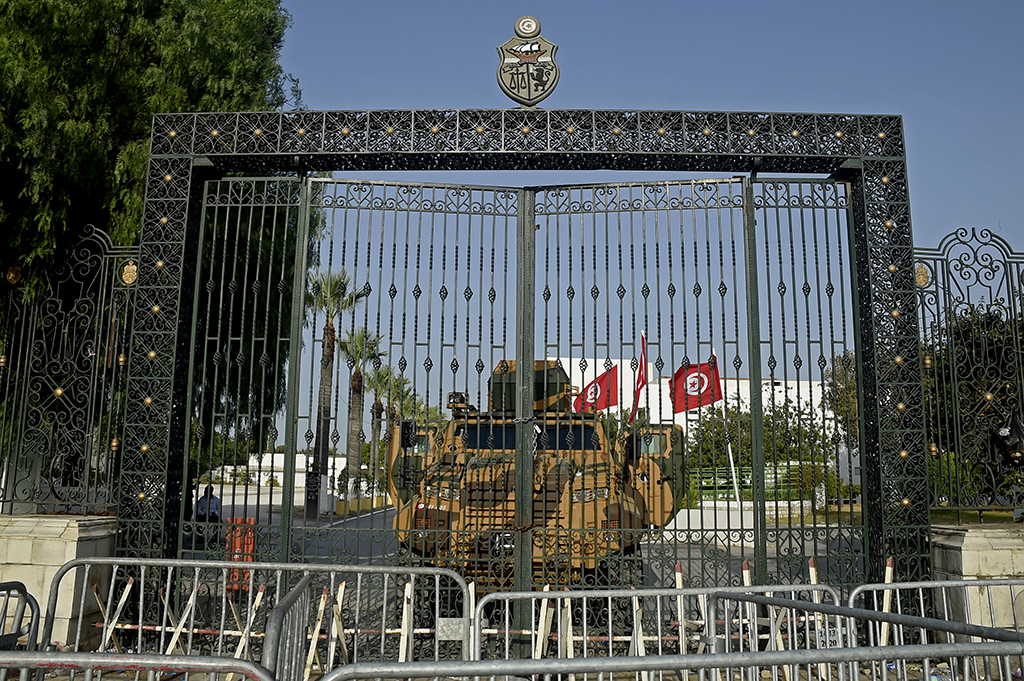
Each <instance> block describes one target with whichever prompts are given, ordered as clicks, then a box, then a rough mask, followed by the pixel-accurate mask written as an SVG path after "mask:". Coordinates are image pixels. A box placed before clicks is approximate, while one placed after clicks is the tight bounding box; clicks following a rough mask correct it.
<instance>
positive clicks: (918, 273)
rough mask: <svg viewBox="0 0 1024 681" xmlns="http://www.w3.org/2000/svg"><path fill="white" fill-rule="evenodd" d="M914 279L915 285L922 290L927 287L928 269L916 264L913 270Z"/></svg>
mask: <svg viewBox="0 0 1024 681" xmlns="http://www.w3.org/2000/svg"><path fill="white" fill-rule="evenodd" d="M914 279H915V280H916V281H917V285H918V286H920V287H921V288H924V287H925V286H927V285H928V268H927V267H925V266H924V265H922V264H921V263H918V265H917V267H915V268H914Z"/></svg>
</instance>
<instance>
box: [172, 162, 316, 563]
mask: <svg viewBox="0 0 1024 681" xmlns="http://www.w3.org/2000/svg"><path fill="white" fill-rule="evenodd" d="M301 187H302V183H301V182H300V181H299V180H296V179H294V178H246V179H231V180H216V181H210V182H208V183H207V184H206V189H205V195H204V200H203V206H202V210H203V213H202V229H201V236H200V239H199V248H198V251H197V257H198V261H197V263H196V266H195V270H194V272H190V275H191V276H192V277H194V279H195V290H196V305H195V309H194V313H193V317H192V319H193V325H194V328H193V333H192V342H191V344H190V348H191V349H192V354H191V357H190V367H189V368H190V376H189V380H188V386H189V395H188V400H187V404H188V410H187V413H186V418H187V424H188V425H187V448H186V456H185V459H186V460H185V461H183V462H182V463H181V466H180V468H181V470H182V471H184V474H183V480H184V490H185V491H184V501H183V504H182V515H181V519H182V521H183V522H182V535H181V537H180V540H179V542H178V546H179V555H180V556H181V557H184V558H188V557H195V556H203V557H208V558H210V557H222V556H224V555H225V553H227V554H228V555H230V554H231V553H233V552H234V551H235V550H237V548H238V547H237V546H235V544H237V543H238V541H239V540H246V539H248V540H250V541H248V544H249V545H248V546H245V547H244V550H245V553H247V554H250V555H251V556H253V557H255V558H256V559H257V560H274V559H278V558H282V557H287V553H285V555H284V556H282V550H281V542H282V541H284V542H287V541H288V527H289V526H290V524H291V512H292V507H293V503H294V500H293V490H294V485H290V486H289V485H284V483H285V482H287V481H286V480H285V477H286V476H285V475H284V472H285V471H286V470H289V468H290V469H291V471H292V474H294V470H295V457H294V452H292V453H291V455H285V454H283V453H279V452H278V451H277V445H278V443H279V442H280V443H282V445H283V442H284V440H283V436H284V430H285V427H284V419H285V406H286V398H287V392H288V386H289V382H288V372H289V366H288V361H289V353H290V352H291V351H292V350H293V348H292V345H293V344H296V343H301V342H302V339H301V338H294V339H293V338H292V337H291V331H292V320H293V317H294V316H295V315H298V316H299V317H300V318H301V315H302V310H301V309H298V310H295V309H293V308H294V303H293V301H294V299H295V295H294V291H293V287H294V283H293V282H294V278H295V267H296V263H297V262H301V256H302V253H303V252H304V251H305V243H304V241H303V239H302V236H301V229H300V228H301V222H302V219H303V213H302V211H303V210H304V207H303V206H301V204H300V198H301ZM297 251H298V252H297ZM303 274H304V273H303ZM300 281H301V278H300ZM298 300H299V301H300V305H299V307H300V308H301V300H302V295H301V292H300V295H299V296H298ZM281 449H282V450H284V447H283V446H282V447H281ZM214 498H216V500H217V501H216V502H214V501H213V499H214ZM218 505H219V509H218V508H216V507H217V506H218ZM247 518H248V519H249V520H250V521H252V523H253V524H252V525H246V522H245V521H246V519H247ZM236 519H237V520H236ZM229 521H230V522H234V525H232V524H230V522H229ZM225 522H228V524H224V523H225ZM244 543H246V542H245V541H243V544H244Z"/></svg>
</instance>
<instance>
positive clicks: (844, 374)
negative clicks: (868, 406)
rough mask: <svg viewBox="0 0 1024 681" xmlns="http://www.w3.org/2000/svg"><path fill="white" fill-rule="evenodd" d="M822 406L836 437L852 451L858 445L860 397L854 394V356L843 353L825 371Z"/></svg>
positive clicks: (857, 392)
mask: <svg viewBox="0 0 1024 681" xmlns="http://www.w3.org/2000/svg"><path fill="white" fill-rule="evenodd" d="M821 383H822V402H823V403H824V406H825V407H826V408H827V409H828V410H829V411H830V412H832V415H833V416H834V418H835V429H836V433H837V434H839V435H840V436H842V437H843V438H844V442H845V444H847V445H848V446H849V447H851V448H855V447H857V446H858V444H859V441H860V393H859V391H858V390H857V354H856V353H855V352H854V351H853V350H843V351H842V352H841V353H839V354H837V355H836V356H835V357H833V358H832V361H831V362H829V365H828V366H827V367H825V371H824V372H823V373H822V377H821Z"/></svg>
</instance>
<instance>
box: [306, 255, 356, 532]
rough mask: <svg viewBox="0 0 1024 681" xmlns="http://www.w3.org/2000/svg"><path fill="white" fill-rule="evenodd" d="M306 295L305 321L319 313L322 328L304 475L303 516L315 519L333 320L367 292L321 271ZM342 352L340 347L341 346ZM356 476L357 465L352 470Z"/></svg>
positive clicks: (322, 485)
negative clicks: (312, 429)
mask: <svg viewBox="0 0 1024 681" xmlns="http://www.w3.org/2000/svg"><path fill="white" fill-rule="evenodd" d="M308 285H309V289H308V291H307V293H306V312H307V321H308V320H309V316H308V315H309V314H310V313H317V312H319V313H323V316H324V326H323V338H322V341H321V350H320V384H319V389H318V391H317V410H316V431H315V435H314V438H315V439H314V444H313V457H312V459H311V461H310V464H309V465H308V470H307V474H306V515H307V517H315V516H316V515H318V514H319V512H320V502H321V501H322V500H323V499H326V495H327V488H328V486H329V485H328V476H327V458H328V448H329V446H330V445H329V444H328V443H329V441H330V430H331V393H332V392H333V390H334V358H335V351H336V349H337V330H336V328H335V326H334V320H335V319H337V318H339V317H340V316H341V314H342V312H344V311H345V310H350V309H352V308H354V307H355V306H356V305H357V304H359V302H360V301H362V300H363V299H364V298H365V297H366V295H367V293H366V292H365V290H364V289H359V290H356V289H355V288H354V287H353V285H352V278H351V277H350V276H349V274H348V272H346V271H345V270H341V271H340V272H324V273H320V274H316V275H313V276H311V277H310V278H309V280H308ZM343 352H344V346H343ZM356 475H358V464H357V468H356Z"/></svg>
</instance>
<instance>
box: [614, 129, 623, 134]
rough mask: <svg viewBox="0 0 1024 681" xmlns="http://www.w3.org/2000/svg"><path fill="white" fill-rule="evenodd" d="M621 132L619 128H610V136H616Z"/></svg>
mask: <svg viewBox="0 0 1024 681" xmlns="http://www.w3.org/2000/svg"><path fill="white" fill-rule="evenodd" d="M621 132H622V130H621V129H619V128H612V134H613V135H618V134H619V133H621Z"/></svg>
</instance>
